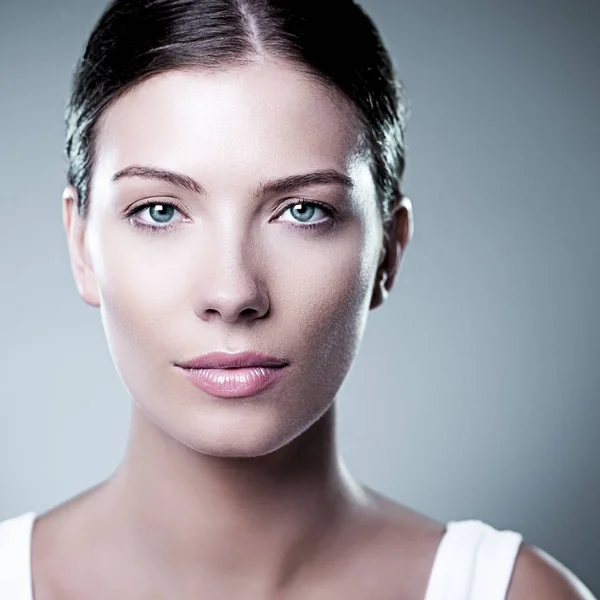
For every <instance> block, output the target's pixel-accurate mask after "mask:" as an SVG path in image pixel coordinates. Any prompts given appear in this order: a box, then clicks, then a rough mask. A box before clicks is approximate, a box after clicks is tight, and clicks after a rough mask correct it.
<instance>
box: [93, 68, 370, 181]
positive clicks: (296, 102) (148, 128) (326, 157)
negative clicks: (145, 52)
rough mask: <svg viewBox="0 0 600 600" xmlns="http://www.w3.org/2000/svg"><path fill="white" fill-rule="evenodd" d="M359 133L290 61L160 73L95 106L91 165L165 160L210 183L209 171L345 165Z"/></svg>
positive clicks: (216, 174) (244, 173)
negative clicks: (99, 110)
mask: <svg viewBox="0 0 600 600" xmlns="http://www.w3.org/2000/svg"><path fill="white" fill-rule="evenodd" d="M362 140H363V138H362V128H361V126H360V124H359V121H358V118H357V116H356V111H355V110H354V109H353V107H352V106H351V105H350V104H349V103H348V102H344V101H342V99H341V97H340V96H337V95H336V92H334V91H332V90H331V91H330V90H327V89H325V88H324V87H323V86H322V85H319V84H318V83H317V82H315V81H314V80H313V79H312V78H310V77H308V76H307V75H306V74H303V73H300V72H299V71H297V70H295V69H293V68H292V67H289V66H288V67H286V66H284V65H282V64H278V63H272V62H264V63H256V64H251V65H248V66H243V67H237V68H235V69H230V70H223V71H217V72H206V71H195V70H186V71H169V72H166V73H162V74H160V75H156V76H154V77H152V78H150V79H148V80H146V81H143V82H142V83H140V84H138V85H137V86H135V87H133V88H132V89H131V90H129V91H128V92H127V93H125V94H124V95H123V96H122V97H121V98H119V99H118V100H117V101H116V102H115V103H114V104H113V105H112V106H111V107H110V108H109V109H107V111H106V112H105V113H104V115H103V116H102V118H101V120H100V122H99V124H98V136H97V139H96V163H97V164H96V167H97V169H96V173H97V174H102V173H103V172H105V174H108V172H111V174H112V173H114V172H115V171H117V170H119V169H120V168H123V167H125V166H127V165H129V164H147V165H154V166H160V167H165V168H169V167H173V168H176V169H179V170H186V171H187V172H189V173H190V174H193V173H195V174H198V176H199V177H200V178H201V179H202V180H203V182H204V185H207V186H209V187H210V178H211V177H212V178H214V179H215V181H216V180H220V179H219V178H222V177H227V178H230V179H231V180H232V181H235V180H238V181H241V180H242V179H243V178H251V179H252V180H254V181H256V179H257V178H261V177H264V178H269V177H272V176H273V175H274V174H280V173H281V174H288V173H289V172H296V171H298V172H300V171H305V170H307V169H311V168H328V167H330V168H337V169H343V170H346V171H348V170H350V168H351V165H352V164H353V163H356V162H357V161H359V162H360V161H361V159H362V158H363V154H364V153H363V148H364V145H363V143H362ZM203 167H205V168H204V169H203Z"/></svg>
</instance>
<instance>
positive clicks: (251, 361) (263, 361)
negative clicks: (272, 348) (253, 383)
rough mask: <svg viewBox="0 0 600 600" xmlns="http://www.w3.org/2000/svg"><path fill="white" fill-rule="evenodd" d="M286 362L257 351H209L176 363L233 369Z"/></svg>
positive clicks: (192, 367)
mask: <svg viewBox="0 0 600 600" xmlns="http://www.w3.org/2000/svg"><path fill="white" fill-rule="evenodd" d="M287 364H288V363H287V362H286V361H284V360H280V359H278V358H275V357H274V356H268V355H266V354H261V353H259V352H238V353H236V354H230V353H227V352H211V353H210V354H203V355H202V356H197V357H196V358H192V359H191V360H188V361H186V362H181V363H177V365H178V366H179V367H183V368H184V369H233V368H240V367H283V366H285V365H287Z"/></svg>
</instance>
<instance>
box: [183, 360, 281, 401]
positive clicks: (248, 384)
mask: <svg viewBox="0 0 600 600" xmlns="http://www.w3.org/2000/svg"><path fill="white" fill-rule="evenodd" d="M284 368H285V367H277V368H273V367H243V368H239V369H185V368H181V369H182V371H183V373H184V375H185V376H186V377H187V378H188V379H189V380H190V381H191V382H192V383H193V384H194V385H195V386H196V387H199V388H200V389H201V390H203V391H205V392H207V393H208V394H210V395H211V396H218V397H219V398H243V397H245V396H254V394H258V393H259V392H262V391H263V390H266V389H267V388H268V387H269V386H271V385H272V384H274V383H275V382H276V381H277V380H278V379H279V378H280V377H281V376H282V374H283V370H284Z"/></svg>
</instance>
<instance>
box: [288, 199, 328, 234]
mask: <svg viewBox="0 0 600 600" xmlns="http://www.w3.org/2000/svg"><path fill="white" fill-rule="evenodd" d="M288 211H289V214H291V215H292V218H293V220H292V221H289V220H286V221H287V222H288V223H290V222H291V223H294V222H295V223H305V225H296V226H297V227H301V228H309V229H310V228H313V227H321V226H325V225H330V224H331V223H332V222H333V211H332V210H331V209H329V208H327V207H326V206H325V205H324V204H321V203H320V202H305V201H301V202H298V201H296V202H294V203H293V204H289V205H288V206H287V207H286V209H285V210H284V211H283V213H282V215H283V214H285V213H286V212H288ZM319 211H320V212H321V213H323V214H324V215H325V218H321V219H319V220H317V221H311V219H312V218H313V217H314V215H315V213H318V212H319Z"/></svg>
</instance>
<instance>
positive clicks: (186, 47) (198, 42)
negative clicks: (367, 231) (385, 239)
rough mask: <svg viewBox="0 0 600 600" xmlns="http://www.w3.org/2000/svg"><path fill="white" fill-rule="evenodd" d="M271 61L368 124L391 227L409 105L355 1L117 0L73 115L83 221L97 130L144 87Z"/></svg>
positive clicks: (94, 38)
mask: <svg viewBox="0 0 600 600" xmlns="http://www.w3.org/2000/svg"><path fill="white" fill-rule="evenodd" d="M261 55H262V56H265V55H266V56H272V57H274V58H278V59H283V60H286V61H288V62H290V63H292V64H293V65H294V66H295V67H296V68H298V69H300V70H302V71H303V72H305V73H306V74H308V75H310V76H311V77H313V78H314V79H315V80H316V81H318V82H319V83H321V84H325V86H326V87H327V89H331V88H333V89H335V90H337V91H339V92H342V98H343V99H345V100H349V101H350V102H351V103H352V104H353V105H354V107H355V108H356V109H358V111H357V114H358V117H359V119H360V121H361V122H362V124H363V128H364V134H365V136H366V137H365V139H366V142H367V145H368V149H369V150H370V154H371V157H372V171H373V176H374V180H375V184H376V187H377V192H378V197H379V207H380V214H381V216H382V218H383V222H384V223H386V222H387V221H388V219H389V211H390V207H391V205H392V203H393V201H394V200H395V199H397V198H399V197H400V195H401V192H400V182H401V180H402V175H403V173H404V165H405V146H404V127H405V120H406V113H407V107H406V102H405V100H404V95H403V87H402V84H401V82H400V81H399V80H397V78H396V76H395V72H394V66H393V64H392V61H391V58H390V56H389V54H388V52H387V50H386V48H385V46H384V44H383V41H382V39H381V37H380V35H379V33H378V31H377V29H376V27H375V26H374V24H373V22H372V21H371V19H370V18H369V17H368V16H367V15H366V14H365V13H364V12H363V10H362V9H361V8H360V7H359V6H358V5H357V4H356V3H355V2H354V1H353V0H327V1H324V0H113V1H112V2H111V3H110V4H109V6H108V7H107V8H106V10H105V12H104V13H103V15H102V16H101V17H100V19H99V20H98V22H97V24H96V26H95V27H94V29H93V31H92V33H91V35H90V38H89V40H88V42H87V46H86V48H85V52H84V54H83V56H82V57H81V59H80V60H79V63H78V64H77V67H76V70H75V74H74V79H73V89H72V93H71V97H70V100H69V103H68V105H67V109H66V115H65V118H66V127H67V131H66V137H67V139H66V154H67V160H68V165H69V166H68V175H67V176H68V180H69V183H71V184H72V185H73V186H74V187H75V189H76V190H77V193H78V195H79V201H78V202H79V203H78V208H79V212H80V214H81V215H82V216H83V217H84V218H85V217H86V216H87V212H88V205H89V181H90V178H91V173H92V167H93V159H94V140H95V135H96V131H95V130H96V127H95V126H96V123H97V121H98V118H99V117H100V116H101V114H102V113H103V111H104V110H106V108H107V107H108V106H109V105H110V104H112V103H113V102H114V101H115V100H116V99H117V98H119V97H120V96H121V95H122V94H124V93H125V92H126V91H127V90H129V89H130V88H132V87H133V86H134V85H136V84H138V83H140V82H141V81H143V80H145V79H147V78H148V77H151V76H153V75H157V74H159V73H162V72H164V71H168V70H172V69H189V68H196V69H197V68H201V69H206V70H211V69H214V70H216V69H223V68H227V67H231V66H236V65H243V64H247V63H249V62H251V61H252V60H253V58H256V57H257V56H261Z"/></svg>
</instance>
